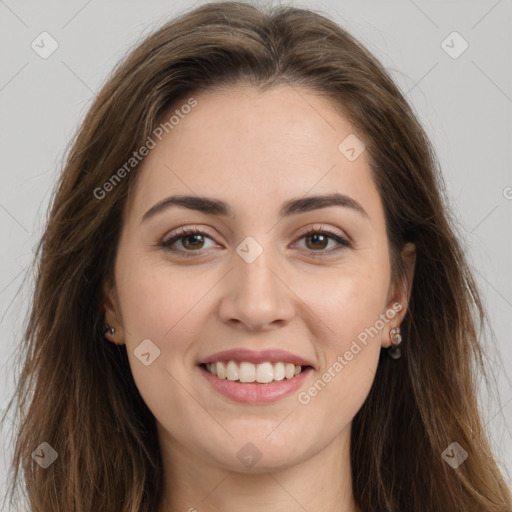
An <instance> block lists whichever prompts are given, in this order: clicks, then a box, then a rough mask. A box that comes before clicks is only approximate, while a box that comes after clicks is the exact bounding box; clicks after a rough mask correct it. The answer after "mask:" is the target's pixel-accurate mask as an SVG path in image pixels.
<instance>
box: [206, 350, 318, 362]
mask: <svg viewBox="0 0 512 512" xmlns="http://www.w3.org/2000/svg"><path fill="white" fill-rule="evenodd" d="M217 361H247V362H248V363H253V364H258V363H265V362H267V361H269V362H283V363H293V364H294V365H295V366H313V364H312V363H311V362H310V361H308V360H306V359H304V358H303V357H300V356H298V355H296V354H293V353H291V352H288V351H286V350H281V349H266V350H258V351H255V350H250V349H247V348H233V349H230V350H223V351H222V352H215V354H211V355H210V356H207V357H205V358H204V359H202V360H201V361H200V362H199V364H207V363H216V362H217Z"/></svg>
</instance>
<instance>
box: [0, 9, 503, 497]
mask: <svg viewBox="0 0 512 512" xmlns="http://www.w3.org/2000/svg"><path fill="white" fill-rule="evenodd" d="M200 3H202V2H180V3H178V2H176V1H174V0H171V1H152V2H151V3H149V4H148V2H142V1H140V0H139V1H134V0H130V1H127V0H123V1H121V0H116V1H109V2H105V1H103V2H101V1H99V0H89V1H86V0H72V1H69V0H67V1H63V0H60V1H45V2H36V1H35V0H33V1H23V0H0V48H1V54H0V55H1V61H0V109H1V110H0V111H1V114H2V115H1V118H0V119H1V121H0V130H1V132H0V144H1V152H0V155H1V162H0V173H1V181H0V240H1V243H2V251H1V252H0V322H1V323H0V333H1V338H0V364H1V379H0V405H3V407H5V405H6V402H7V397H8V396H10V393H11V392H12V390H13V381H14V378H15V368H16V364H15V363H16V361H15V360H14V358H13V357H11V356H12V351H13V350H14V348H15V345H16V343H18V341H19V335H20V332H21V328H22V325H23V320H24V315H25V313H26V311H27V305H28V303H29V302H28V301H29V297H30V286H29V287H24V288H22V289H20V286H21V285H22V281H23V278H24V276H25V273H26V270H27V267H28V265H29V263H30V262H31V258H32V256H33V252H32V251H33V247H34V245H35V243H36V240H37V239H38V237H39V236H40V234H41V230H42V226H43V223H44V218H45V214H46V209H47V207H48V200H49V196H50V193H51V191H52V188H53V186H54V184H55V181H56V176H57V171H58V170H59V165H60V163H61V161H62V158H63V155H64V152H65V149H66V147H67V144H68V142H69V141H70V139H71V137H72V135H73V133H74V132H75V130H76V129H77V127H78V125H79V123H80V121H81V120H82V118H83V115H84V113H85V112H86V110H87V108H88V106H89V105H90V103H91V101H92V99H93V98H94V94H95V92H97V91H98V90H99V88H100V86H101V84H102V83H103V81H104V80H105V79H106V77H107V76H108V74H109V73H110V71H111V70H112V68H113V67H114V65H115V64H116V63H117V62H118V61H119V59H120V58H121V57H123V56H124V55H125V53H126V52H127V51H128V49H129V48H130V47H131V46H132V45H133V44H135V43H136V42H137V41H139V40H140V38H141V37H142V36H143V35H146V34H148V33H149V32H150V31H152V30H153V29H154V28H156V27H157V26H159V25H160V24H161V23H163V22H164V21H165V20H167V19H168V18H170V17H172V16H173V15H174V14H176V13H178V12H182V11H183V10H185V9H188V8H189V7H193V6H197V5H199V4H200ZM291 3H292V4H293V5H295V6H299V7H308V8H312V9H318V10H321V11H323V12H324V13H325V14H326V15H327V16H328V17H330V18H331V19H333V20H334V21H336V22H338V23H340V24H341V25H342V26H343V27H345V28H347V29H348V30H349V31H350V32H351V33H353V34H354V35H355V36H356V37H358V38H359V39H360V40H361V41H362V42H363V43H364V44H365V45H366V46H367V47H368V48H369V49H370V51H372V52H373V53H374V54H375V55H376V56H377V57H378V58H379V59H380V60H381V62H383V64H384V65H385V67H386V68H387V69H388V70H389V71H390V73H391V74H392V76H393V77H394V78H395V80H396V82H397V83H398V85H399V86H400V88H401V89H402V90H403V91H404V93H406V97H407V98H408V100H409V102H410V103H411V104H412V106H413V108H414V109H415V111H416V113H417V115H418V116H419V118H420V121H421V122H422V123H423V126H424V127H425V129H426V130H427V133H428V134H429V136H430V138H431V140H432V142H433V144H434V147H435V149H436V151H437V154H438V158H439V160H440V163H441V166H442V169H443V173H444V177H445V180H446V184H447V188H448V193H449V197H450V200H451V203H452V205H453V210H454V213H455V215H456V216H457V218H458V220H459V232H460V236H461V237H462V238H463V242H464V245H465V247H466V250H467V253H468V257H469V259H470V263H471V264H472V266H473V268H474V271H475V275H476V278H477V279H478V282H479V284H480V286H481V289H482V292H483V295H484V299H485V301H486V304H487V308H488V311H489V314H490V318H491V321H492V327H493V329H494V333H495V337H496V349H495V350H493V351H492V352H491V353H490V358H489V370H490V372H491V375H492V376H494V377H495V378H496V381H497V384H498V389H499V396H497V395H495V394H492V395H491V394H489V393H488V391H487V390H485V389H484V388H482V390H483V391H482V407H483V409H484V411H483V412H484V423H485V425H486V429H488V432H489V433H490V436H491V438H492V442H493V446H494V450H495V453H496V455H497V456H498V458H499V459H500V464H501V467H502V469H503V471H504V472H505V476H506V478H507V479H508V481H509V482H510V481H511V480H510V476H509V474H510V473H512V435H511V428H510V427H511V426H512V386H511V383H510V370H509V369H510V368H511V367H512V344H511V340H510V327H511V322H510V318H511V314H512V279H511V271H510V262H511V261H512V258H511V255H512V247H511V245H512V243H511V235H512V229H511V227H510V226H511V219H512V172H511V168H510V161H511V153H512V138H511V135H512V116H511V114H512V68H511V66H510V55H512V36H511V30H510V28H511V27H512V3H511V0H479V1H473V0H471V1H470V0H463V1H446V0H443V1H440V0H438V1H422V0H414V1H413V0H396V1H377V0H374V1H355V0H350V1H346V0H344V1H335V0H329V1H327V0H325V1H314V0H311V1H307V2H300V3H299V2H291ZM43 31H47V32H48V33H50V34H51V36H52V37H53V38H54V39H55V40H56V41H57V43H58V45H59V46H58V49H57V50H56V51H55V52H54V53H53V54H52V55H51V56H50V57H48V58H47V59H43V58H41V57H40V56H39V55H38V54H37V53H36V52H35V51H34V50H33V49H32V47H31V43H32V41H34V40H36V42H37V41H38V40H40V39H38V36H39V34H41V32H43ZM454 31H457V32H458V33H459V34H460V35H461V36H462V38H464V40H465V41H467V43H468V44H469V47H468V48H467V50H466V51H465V52H464V53H462V54H461V55H457V54H458V53H459V51H460V50H461V49H462V48H463V44H464V43H463V41H462V40H461V39H457V36H456V37H453V36H450V37H448V36H449V35H450V34H452V32H454ZM447 37H448V39H447ZM443 41H446V42H445V43H444V44H442V42H443ZM446 45H449V46H450V47H451V48H446ZM443 47H444V48H445V49H447V50H448V51H449V52H451V53H452V56H450V55H449V54H448V53H447V52H446V51H445V49H443ZM46 48H48V46H46ZM453 56H457V58H453ZM64 341H65V340H63V342H64ZM507 373H508V375H507ZM3 407H2V408H3ZM9 426H10V424H9V422H7V427H9ZM7 427H6V429H5V430H8V428H7ZM11 427H12V426H11ZM7 435H8V432H6V431H4V432H2V439H6V440H5V441H4V444H5V450H6V452H5V453H4V450H3V449H2V450H0V451H1V452H2V459H3V460H2V461H1V466H0V487H3V485H4V484H3V482H4V481H5V478H6V475H7V473H6V471H7V469H6V467H5V464H6V463H7V461H8V460H9V457H10V449H11V444H10V441H8V440H7V439H10V437H6V436H7ZM9 435H10V434H9ZM34 448H35V447H34ZM411 456H414V454H411ZM469 456H471V454H470V455H469ZM2 491H3V488H1V489H0V496H3V495H4V492H2Z"/></svg>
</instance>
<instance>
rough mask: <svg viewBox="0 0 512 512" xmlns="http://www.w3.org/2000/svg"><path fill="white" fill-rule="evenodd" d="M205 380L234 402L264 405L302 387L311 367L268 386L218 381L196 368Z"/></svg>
mask: <svg viewBox="0 0 512 512" xmlns="http://www.w3.org/2000/svg"><path fill="white" fill-rule="evenodd" d="M198 368H199V370H200V371H201V373H202V374H203V375H204V377H205V378H206V380H207V381H208V382H209V383H210V384H211V385H212V387H213V389H215V390H216V391H218V392H219V393H220V394H221V395H224V396H226V397H228V398H230V399H231V400H234V401H235V402H242V403H245V404H266V403H269V402H275V401H277V400H280V399H281V398H284V397H286V396H288V395H290V394H292V393H293V392H294V391H297V389H298V388H299V387H300V386H301V385H302V383H303V382H304V379H305V378H306V377H307V376H308V375H309V373H310V371H312V368H311V367H308V368H306V369H305V370H302V371H301V372H300V373H299V375H297V376H296V377H292V378H291V379H286V378H285V379H283V380H279V381H272V382H269V383H268V384H260V383H258V382H237V381H232V380H228V379H219V377H217V376H215V375H213V374H212V373H210V372H209V371H208V370H206V369H205V368H203V367H202V366H198Z"/></svg>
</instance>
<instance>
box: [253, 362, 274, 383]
mask: <svg viewBox="0 0 512 512" xmlns="http://www.w3.org/2000/svg"><path fill="white" fill-rule="evenodd" d="M273 380H274V368H272V364H271V363H261V364H259V365H258V366H256V382H261V383H262V384H267V383H269V382H272V381H273Z"/></svg>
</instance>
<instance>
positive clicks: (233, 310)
mask: <svg viewBox="0 0 512 512" xmlns="http://www.w3.org/2000/svg"><path fill="white" fill-rule="evenodd" d="M270 252H271V251H270V250H264V251H263V252H262V254H261V255H260V256H259V257H258V258H257V259H256V260H254V261H253V262H252V263H248V262H247V261H245V260H244V259H243V258H241V257H239V256H238V254H237V255H235V262H234V268H233V269H232V271H231V272H229V273H228V275H227V276H226V277H225V279H226V280H227V281H226V282H225V283H226V284H225V286H226V288H225V292H224V293H223V295H222V299H221V303H220V307H219V315H220V317H221V319H222V320H223V321H224V322H226V323H229V324H231V325H232V326H234V327H236V328H243V329H246V330H249V331H257V330H263V331H266V330H272V329H275V328H277V327H282V326H284V325H286V324H287V323H288V322H290V320H291V319H292V318H293V316H294V314H295V308H294V297H295V295H294V293H293V291H292V290H291V288H290V287H289V285H288V284H287V283H286V279H285V276H284V271H283V269H282V266H279V265H278V264H277V262H276V259H275V258H271V257H270V256H269V254H270Z"/></svg>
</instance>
